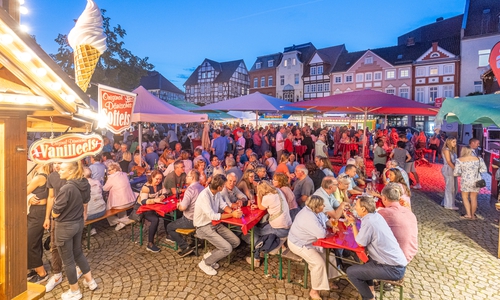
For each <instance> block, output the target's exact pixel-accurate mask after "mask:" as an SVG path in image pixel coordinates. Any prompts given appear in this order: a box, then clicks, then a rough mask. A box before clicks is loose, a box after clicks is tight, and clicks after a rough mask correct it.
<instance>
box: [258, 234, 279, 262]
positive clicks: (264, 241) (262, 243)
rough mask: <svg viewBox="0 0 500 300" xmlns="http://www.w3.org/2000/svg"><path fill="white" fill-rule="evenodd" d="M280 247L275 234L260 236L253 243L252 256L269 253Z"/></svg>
mask: <svg viewBox="0 0 500 300" xmlns="http://www.w3.org/2000/svg"><path fill="white" fill-rule="evenodd" d="M279 245H280V238H279V237H278V236H277V235H275V234H268V235H263V236H261V237H260V238H259V239H258V240H257V242H256V243H255V250H254V255H256V256H257V257H258V254H259V253H269V252H271V251H273V250H274V249H276V248H278V246H279Z"/></svg>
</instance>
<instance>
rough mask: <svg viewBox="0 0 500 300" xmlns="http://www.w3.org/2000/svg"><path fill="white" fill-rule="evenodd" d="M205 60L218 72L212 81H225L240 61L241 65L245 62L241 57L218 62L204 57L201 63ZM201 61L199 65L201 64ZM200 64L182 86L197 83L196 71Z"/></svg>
mask: <svg viewBox="0 0 500 300" xmlns="http://www.w3.org/2000/svg"><path fill="white" fill-rule="evenodd" d="M205 62H208V63H209V64H210V65H211V66H212V67H213V68H214V69H215V71H217V72H219V75H218V76H217V78H215V79H214V81H213V82H227V81H229V79H230V78H231V76H233V74H234V72H235V71H236V69H237V68H238V66H239V65H240V63H243V65H244V66H245V62H244V61H243V60H242V59H239V60H233V61H227V62H222V63H219V62H216V61H214V60H211V59H208V58H205V60H204V61H203V63H205ZM203 63H202V64H201V65H203ZM201 65H199V66H198V67H197V68H196V70H194V72H193V73H192V74H191V76H189V78H188V79H187V80H186V82H185V83H184V86H188V85H196V84H198V72H199V70H200V68H201ZM245 67H246V66H245Z"/></svg>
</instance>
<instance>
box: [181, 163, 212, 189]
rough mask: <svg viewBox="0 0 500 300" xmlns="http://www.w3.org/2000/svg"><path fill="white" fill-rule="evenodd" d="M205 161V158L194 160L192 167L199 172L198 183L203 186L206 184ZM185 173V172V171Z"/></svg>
mask: <svg viewBox="0 0 500 300" xmlns="http://www.w3.org/2000/svg"><path fill="white" fill-rule="evenodd" d="M206 166H207V163H206V162H205V160H203V159H200V160H198V161H197V162H196V166H194V168H195V169H196V170H197V171H198V172H199V173H200V184H201V185H203V186H207V174H205V168H206ZM185 173H186V174H187V172H185Z"/></svg>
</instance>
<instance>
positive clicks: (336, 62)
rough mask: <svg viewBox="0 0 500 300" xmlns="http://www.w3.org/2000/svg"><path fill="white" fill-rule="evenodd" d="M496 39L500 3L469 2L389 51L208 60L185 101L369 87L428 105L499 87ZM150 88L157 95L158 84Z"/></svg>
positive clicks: (303, 47)
mask: <svg viewBox="0 0 500 300" xmlns="http://www.w3.org/2000/svg"><path fill="white" fill-rule="evenodd" d="M499 41H500V1H498V0H467V1H466V7H465V11H464V14H462V15H458V16H455V17H452V18H449V19H443V18H438V19H437V20H436V21H435V22H433V23H431V24H427V25H425V26H422V27H420V28H417V29H415V30H412V31H410V32H407V33H405V34H403V35H401V36H399V37H398V39H397V45H395V46H391V47H385V48H378V49H367V50H363V51H355V52H349V51H348V50H347V48H346V45H336V46H332V47H327V48H321V49H317V48H316V47H315V46H314V45H313V44H312V43H304V44H300V45H292V46H289V47H286V48H284V49H283V52H278V53H274V54H269V55H263V56H259V57H257V59H256V60H255V62H254V63H253V65H252V67H251V68H250V70H247V67H246V65H245V62H244V61H243V60H236V61H229V62H216V61H213V60H210V59H205V60H204V61H203V62H202V63H201V65H200V66H198V67H197V68H196V70H195V71H194V72H193V73H192V74H191V76H190V77H189V78H188V80H187V81H186V82H185V84H184V87H185V95H182V98H185V99H186V100H187V101H189V102H193V103H196V104H209V103H213V102H218V101H224V100H227V99H230V98H234V97H238V96H241V95H245V94H248V93H254V92H260V93H263V94H267V95H271V96H274V97H278V98H281V99H284V100H287V101H290V102H296V101H302V100H310V99H314V98H319V97H325V96H329V95H332V94H339V93H346V92H351V91H356V90H361V89H373V90H378V91H382V92H386V93H389V94H394V95H398V96H401V97H404V98H408V99H413V100H415V101H419V102H422V103H429V104H432V103H434V102H435V99H436V98H440V97H455V96H466V95H468V94H471V93H489V92H492V91H494V90H498V82H497V81H496V80H495V78H494V76H492V74H491V69H490V68H489V64H488V58H489V54H490V49H491V48H492V47H493V46H494V45H495V44H496V43H497V42H499ZM160 76H161V75H160ZM161 77H162V76H161ZM165 80H166V79H165ZM150 81H151V82H161V80H157V79H156V78H155V79H152V80H150ZM167 81H168V80H167ZM146 88H147V87H146ZM148 89H150V90H153V91H155V92H156V93H159V94H161V91H160V90H161V89H160V88H158V86H156V87H151V88H148ZM178 92H179V91H178V89H177V91H175V93H178ZM163 94H165V97H166V95H167V94H168V93H165V92H164V93H163ZM170 94H172V93H170ZM170 94H169V95H170ZM165 97H160V98H165ZM165 100H167V98H165Z"/></svg>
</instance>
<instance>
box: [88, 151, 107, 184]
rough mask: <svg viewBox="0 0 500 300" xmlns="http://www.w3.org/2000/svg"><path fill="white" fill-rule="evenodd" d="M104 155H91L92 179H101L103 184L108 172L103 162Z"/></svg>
mask: <svg viewBox="0 0 500 300" xmlns="http://www.w3.org/2000/svg"><path fill="white" fill-rule="evenodd" d="M101 160H102V157H101V155H100V154H97V155H95V156H91V157H90V163H91V165H90V166H89V169H90V171H92V179H95V180H99V182H100V183H101V184H104V175H105V174H106V166H105V165H104V164H103V163H102V162H101Z"/></svg>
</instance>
